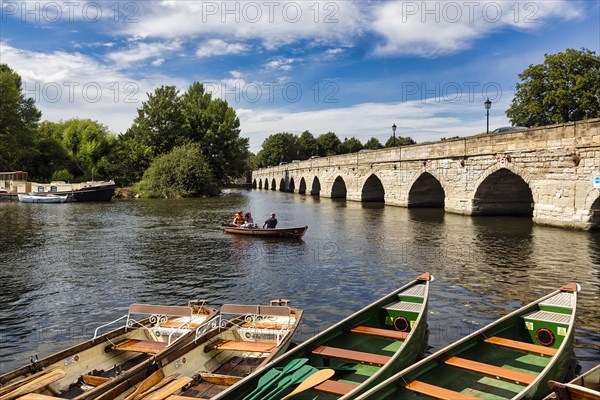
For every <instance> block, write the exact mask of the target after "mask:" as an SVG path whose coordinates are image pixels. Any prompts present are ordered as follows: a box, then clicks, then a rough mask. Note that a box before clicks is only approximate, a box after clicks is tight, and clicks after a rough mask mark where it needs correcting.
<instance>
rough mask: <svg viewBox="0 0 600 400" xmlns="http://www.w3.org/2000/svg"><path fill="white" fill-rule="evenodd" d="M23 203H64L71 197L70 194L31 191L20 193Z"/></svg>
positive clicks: (20, 199)
mask: <svg viewBox="0 0 600 400" xmlns="http://www.w3.org/2000/svg"><path fill="white" fill-rule="evenodd" d="M18 196H19V201H20V202H21V203H64V202H65V201H67V200H68V199H69V195H68V194H65V195H57V194H48V193H30V194H19V195H18Z"/></svg>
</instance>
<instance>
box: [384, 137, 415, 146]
mask: <svg viewBox="0 0 600 400" xmlns="http://www.w3.org/2000/svg"><path fill="white" fill-rule="evenodd" d="M415 143H417V142H415V141H414V140H412V138H410V137H404V136H396V138H395V139H394V136H393V135H392V136H390V138H389V139H388V140H387V142H385V147H394V146H408V145H409V144H415Z"/></svg>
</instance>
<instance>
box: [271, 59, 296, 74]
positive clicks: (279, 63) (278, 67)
mask: <svg viewBox="0 0 600 400" xmlns="http://www.w3.org/2000/svg"><path fill="white" fill-rule="evenodd" d="M297 61H299V60H298V59H297V58H285V57H277V58H275V59H273V60H271V61H269V62H267V63H266V64H265V68H267V69H270V70H273V71H291V70H292V69H293V68H294V67H293V65H292V64H294V63H295V62H297Z"/></svg>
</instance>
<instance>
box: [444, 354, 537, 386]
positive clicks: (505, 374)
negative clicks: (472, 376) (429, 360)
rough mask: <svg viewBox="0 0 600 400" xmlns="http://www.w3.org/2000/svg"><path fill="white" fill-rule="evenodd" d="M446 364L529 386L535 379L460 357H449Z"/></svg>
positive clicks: (528, 375)
mask: <svg viewBox="0 0 600 400" xmlns="http://www.w3.org/2000/svg"><path fill="white" fill-rule="evenodd" d="M446 364H448V365H452V366H454V367H458V368H462V369H466V370H468V371H473V372H479V373H482V374H484V375H490V376H494V377H497V378H502V379H506V380H509V381H514V382H517V383H522V384H525V385H529V384H530V383H531V382H533V381H534V380H535V378H537V375H533V374H527V373H525V372H521V371H515V370H512V369H508V368H503V367H497V366H495V365H491V364H485V363H481V362H478V361H473V360H467V359H466V358H460V357H450V358H449V359H447V360H446Z"/></svg>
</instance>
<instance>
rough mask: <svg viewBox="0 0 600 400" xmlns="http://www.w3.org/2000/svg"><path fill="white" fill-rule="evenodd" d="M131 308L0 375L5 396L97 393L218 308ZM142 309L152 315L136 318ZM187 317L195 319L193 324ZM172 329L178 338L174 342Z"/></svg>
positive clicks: (185, 337)
mask: <svg viewBox="0 0 600 400" xmlns="http://www.w3.org/2000/svg"><path fill="white" fill-rule="evenodd" d="M129 310H130V311H129V314H128V315H127V322H126V323H124V324H123V323H122V325H123V326H122V327H120V328H118V329H115V330H112V331H110V332H108V333H105V334H103V335H99V336H97V337H95V338H93V339H91V340H88V341H85V342H83V343H80V344H78V345H75V346H72V347H70V348H68V349H65V350H62V351H60V352H58V353H55V354H53V355H50V356H48V357H45V358H43V359H40V360H34V361H33V362H32V363H31V364H29V365H25V366H23V367H20V368H17V369H15V370H12V371H9V372H7V373H5V374H3V375H0V399H2V400H12V399H16V398H19V396H22V395H26V394H29V393H40V394H42V395H46V396H56V395H57V394H58V395H60V397H61V398H67V399H78V400H83V399H95V398H97V397H98V396H99V395H100V394H101V393H103V392H105V391H107V390H109V389H110V388H111V387H112V386H113V385H114V384H115V383H116V380H117V377H118V376H120V375H121V374H122V373H123V372H125V371H129V370H134V369H136V368H139V366H140V365H142V364H151V363H152V361H153V360H154V358H155V357H156V356H157V355H159V354H161V353H168V352H170V351H173V350H175V349H176V348H177V347H179V346H181V345H183V344H184V343H186V342H188V341H189V340H192V339H193V338H194V329H195V328H196V325H197V326H198V327H200V326H202V325H203V324H204V323H207V322H208V321H210V320H212V319H213V318H215V317H216V316H217V311H216V310H215V309H213V308H210V307H206V306H204V305H201V306H193V307H192V306H190V307H179V306H154V305H140V304H134V305H132V306H130V308H129ZM143 314H146V315H151V316H150V317H148V318H144V319H141V320H140V321H136V320H135V319H134V318H133V315H135V316H137V315H143ZM187 317H189V318H187ZM186 318H187V319H186ZM123 319H124V317H123ZM117 321H118V320H117ZM114 322H116V321H114ZM186 322H191V327H190V324H187V325H186ZM172 334H173V336H172V337H177V339H173V341H172V342H170V343H171V345H170V346H169V344H170V343H169V335H172ZM90 383H92V384H91V385H90ZM132 383H135V381H132ZM15 396H16V397H15Z"/></svg>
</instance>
